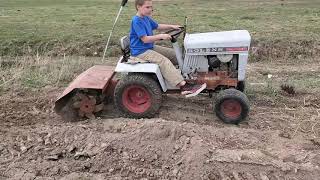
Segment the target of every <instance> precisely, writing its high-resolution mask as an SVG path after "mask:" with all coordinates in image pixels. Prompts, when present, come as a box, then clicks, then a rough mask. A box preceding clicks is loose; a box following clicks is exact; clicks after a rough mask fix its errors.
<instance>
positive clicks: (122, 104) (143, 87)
mask: <svg viewBox="0 0 320 180" xmlns="http://www.w3.org/2000/svg"><path fill="white" fill-rule="evenodd" d="M114 101H115V106H116V107H117V108H118V109H119V110H120V111H121V112H123V113H124V114H125V115H126V116H128V117H132V118H150V117H154V115H155V114H156V113H157V112H158V110H159V108H160V106H161V101H162V91H161V89H160V87H159V84H158V83H157V82H156V81H155V80H154V79H152V77H150V76H149V75H147V74H130V75H127V76H126V77H123V78H122V79H121V80H120V82H119V83H118V84H117V86H116V88H115V93H114Z"/></svg>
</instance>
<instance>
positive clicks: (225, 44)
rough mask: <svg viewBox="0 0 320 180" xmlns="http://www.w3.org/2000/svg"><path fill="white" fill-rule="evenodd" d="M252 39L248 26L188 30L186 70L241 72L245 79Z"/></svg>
mask: <svg viewBox="0 0 320 180" xmlns="http://www.w3.org/2000/svg"><path fill="white" fill-rule="evenodd" d="M250 41H251V36H250V34H249V32H248V31H246V30H235V31H224V32H210V33H198V34H187V35H186V37H185V39H184V47H185V57H184V62H183V67H182V73H183V74H190V73H194V72H212V71H228V72H237V73H236V74H237V75H238V79H239V80H243V79H244V78H245V69H246V65H247V60H248V51H249V48H250Z"/></svg>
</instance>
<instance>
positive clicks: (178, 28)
mask: <svg viewBox="0 0 320 180" xmlns="http://www.w3.org/2000/svg"><path fill="white" fill-rule="evenodd" d="M171 28H172V29H176V30H180V28H181V26H180V25H171Z"/></svg>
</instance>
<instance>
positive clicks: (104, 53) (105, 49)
mask: <svg viewBox="0 0 320 180" xmlns="http://www.w3.org/2000/svg"><path fill="white" fill-rule="evenodd" d="M122 8H123V6H121V7H120V9H119V12H118V15H117V17H116V19H115V21H114V23H113V26H112V29H111V32H110V34H109V37H108V41H107V44H106V47H105V48H104V52H103V57H102V61H103V60H104V58H105V56H106V52H107V50H108V46H109V43H110V39H111V36H112V33H113V30H114V27H115V26H116V23H117V21H118V18H119V16H120V14H121V11H122Z"/></svg>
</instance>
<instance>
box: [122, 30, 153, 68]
mask: <svg viewBox="0 0 320 180" xmlns="http://www.w3.org/2000/svg"><path fill="white" fill-rule="evenodd" d="M120 45H121V50H122V53H123V59H122V62H126V63H128V64H139V63H149V61H145V60H142V59H140V58H138V57H132V56H130V39H129V37H128V36H123V37H122V38H121V39H120Z"/></svg>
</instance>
